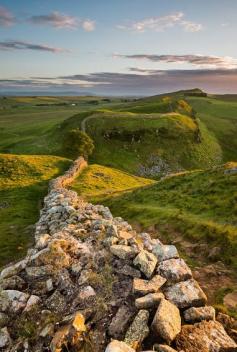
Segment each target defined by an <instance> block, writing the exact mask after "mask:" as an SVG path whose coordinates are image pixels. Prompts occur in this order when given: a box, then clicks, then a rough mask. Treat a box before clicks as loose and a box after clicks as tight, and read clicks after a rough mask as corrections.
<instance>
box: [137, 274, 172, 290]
mask: <svg viewBox="0 0 237 352" xmlns="http://www.w3.org/2000/svg"><path fill="white" fill-rule="evenodd" d="M165 282H166V279H165V278H163V277H162V276H160V275H156V276H154V277H153V278H152V279H151V280H149V281H148V280H142V279H136V278H135V279H134V280H133V291H134V293H137V294H138V295H146V294H148V293H155V292H157V291H158V290H159V289H160V288H161V287H162V286H163V285H164V283H165Z"/></svg>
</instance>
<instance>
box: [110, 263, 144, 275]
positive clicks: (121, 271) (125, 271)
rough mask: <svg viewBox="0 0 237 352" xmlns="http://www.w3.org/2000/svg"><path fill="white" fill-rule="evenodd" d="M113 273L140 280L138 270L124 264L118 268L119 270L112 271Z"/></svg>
mask: <svg viewBox="0 0 237 352" xmlns="http://www.w3.org/2000/svg"><path fill="white" fill-rule="evenodd" d="M114 271H115V272H116V273H119V274H123V275H126V276H131V277H136V278H140V277H141V273H140V271H139V270H136V269H134V268H132V267H131V266H130V265H127V264H125V265H124V266H123V267H121V268H119V269H114Z"/></svg>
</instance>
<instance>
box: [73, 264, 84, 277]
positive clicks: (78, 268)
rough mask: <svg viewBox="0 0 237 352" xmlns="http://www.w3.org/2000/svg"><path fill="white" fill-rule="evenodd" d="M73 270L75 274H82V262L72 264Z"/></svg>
mask: <svg viewBox="0 0 237 352" xmlns="http://www.w3.org/2000/svg"><path fill="white" fill-rule="evenodd" d="M71 271H72V273H73V274H74V275H78V274H80V272H81V271H82V265H81V263H80V262H78V263H74V264H72V266H71Z"/></svg>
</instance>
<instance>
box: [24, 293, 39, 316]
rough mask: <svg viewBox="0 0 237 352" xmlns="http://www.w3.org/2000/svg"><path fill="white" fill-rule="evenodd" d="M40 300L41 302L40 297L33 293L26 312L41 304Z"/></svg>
mask: <svg viewBox="0 0 237 352" xmlns="http://www.w3.org/2000/svg"><path fill="white" fill-rule="evenodd" d="M39 302H40V298H39V297H38V296H35V295H31V296H30V298H29V299H28V301H27V304H26V307H25V309H24V312H29V311H30V310H31V309H32V308H34V307H35V306H37V305H38V304H39Z"/></svg>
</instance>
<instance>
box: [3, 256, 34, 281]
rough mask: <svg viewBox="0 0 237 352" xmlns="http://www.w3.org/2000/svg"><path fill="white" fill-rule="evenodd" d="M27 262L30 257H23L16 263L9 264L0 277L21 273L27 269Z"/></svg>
mask: <svg viewBox="0 0 237 352" xmlns="http://www.w3.org/2000/svg"><path fill="white" fill-rule="evenodd" d="M27 262H28V259H23V260H21V261H20V262H18V263H16V264H14V265H11V266H8V267H7V268H5V269H3V270H2V271H1V274H0V278H1V279H5V278H7V277H10V276H13V275H17V274H19V273H20V272H21V271H22V270H24V269H25V267H26V265H27Z"/></svg>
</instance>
